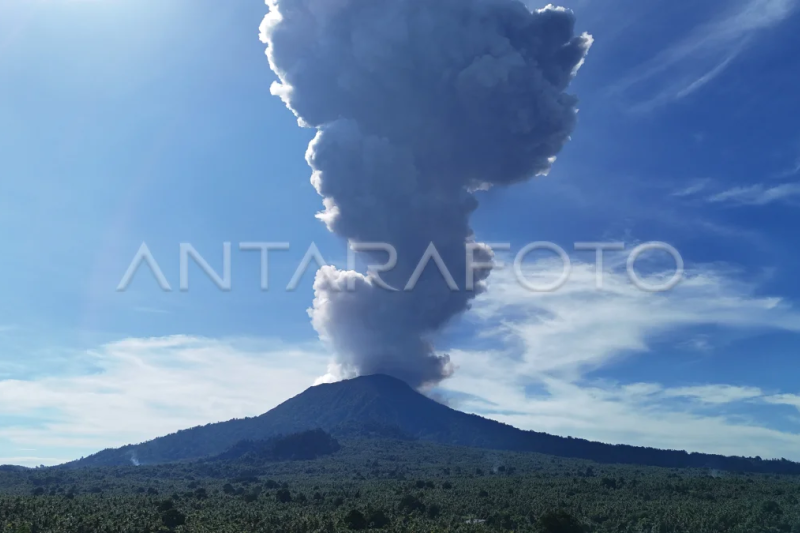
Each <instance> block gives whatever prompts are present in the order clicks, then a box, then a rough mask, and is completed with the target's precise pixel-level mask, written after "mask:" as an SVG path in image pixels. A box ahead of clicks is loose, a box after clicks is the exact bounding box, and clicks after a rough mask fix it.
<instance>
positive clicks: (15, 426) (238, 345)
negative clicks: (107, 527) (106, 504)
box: [0, 336, 328, 464]
mask: <svg viewBox="0 0 800 533" xmlns="http://www.w3.org/2000/svg"><path fill="white" fill-rule="evenodd" d="M82 357H84V358H86V359H89V360H91V362H92V366H93V367H94V368H95V369H96V370H95V371H92V372H90V373H81V374H79V375H69V376H64V375H55V376H49V377H39V378H36V379H30V380H20V379H2V380H0V415H2V416H6V417H13V418H12V419H13V420H15V421H16V422H12V423H8V422H6V423H5V424H4V425H3V427H2V428H0V455H10V454H9V453H8V452H9V451H11V450H8V449H7V450H4V449H3V448H4V446H3V441H5V442H6V443H7V446H8V447H13V449H17V450H18V449H19V448H20V447H23V446H36V447H37V448H39V449H40V450H42V451H44V450H48V451H46V452H45V453H48V455H50V454H53V451H54V450H58V451H59V455H62V454H63V455H67V457H68V458H71V459H74V458H77V457H79V456H80V455H84V454H87V453H91V452H94V451H98V450H100V449H103V448H106V447H110V446H120V445H124V444H128V443H135V442H141V441H143V440H147V439H150V438H154V437H158V436H161V435H164V434H167V433H171V432H174V431H177V430H179V429H185V428H187V427H191V426H195V425H200V424H207V423H209V422H215V421H222V420H228V419H231V418H241V417H245V416H255V415H259V414H261V413H263V412H266V411H267V410H269V409H271V408H272V407H274V406H276V405H277V404H279V403H280V402H282V401H284V400H286V399H287V398H289V397H291V396H293V395H295V394H297V393H299V392H301V391H302V390H303V389H305V388H306V387H308V386H310V385H311V384H312V383H313V382H314V379H315V378H316V377H317V376H319V375H320V374H321V373H322V372H323V371H324V369H325V367H326V364H327V362H328V355H327V354H325V353H324V352H322V351H321V349H320V348H319V346H318V345H316V344H312V345H308V346H304V345H298V346H288V345H283V344H281V343H278V342H271V341H264V340H246V339H239V340H219V339H207V338H202V337H186V336H174V337H160V338H151V339H135V338H134V339H126V340H122V341H119V342H114V343H111V344H107V345H105V346H102V347H100V348H98V349H97V350H93V351H91V352H87V353H84V354H83V355H82ZM4 452H5V453H4ZM70 454H71V455H70ZM37 461H39V459H37ZM42 462H45V461H42ZM36 464H38V462H37V463H36Z"/></svg>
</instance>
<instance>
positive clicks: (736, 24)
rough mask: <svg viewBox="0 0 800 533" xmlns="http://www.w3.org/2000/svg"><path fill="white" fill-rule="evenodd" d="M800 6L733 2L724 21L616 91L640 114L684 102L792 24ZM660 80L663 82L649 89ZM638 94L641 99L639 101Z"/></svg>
mask: <svg viewBox="0 0 800 533" xmlns="http://www.w3.org/2000/svg"><path fill="white" fill-rule="evenodd" d="M795 7H796V0H740V1H736V2H731V7H730V9H729V11H728V12H727V13H726V14H724V15H723V16H722V17H721V18H720V19H719V20H714V21H710V22H707V23H705V24H702V25H700V26H698V27H696V28H695V29H694V30H693V31H691V32H690V33H689V34H688V35H687V36H686V37H684V38H683V39H681V40H679V41H678V42H676V43H675V44H673V45H671V46H669V47H668V48H667V49H665V50H664V51H663V52H661V53H660V54H658V55H656V56H655V57H653V58H652V59H650V60H649V61H647V62H646V63H644V64H642V65H640V66H639V67H638V68H636V71H635V73H633V74H631V75H629V76H627V77H626V78H624V79H622V80H621V81H620V82H618V83H617V84H616V85H614V86H613V87H612V91H613V92H614V93H617V94H621V95H623V96H625V97H627V98H628V99H629V100H630V101H631V107H632V109H633V110H635V111H647V110H651V109H653V108H655V107H658V106H661V105H664V104H667V103H669V102H671V101H675V100H679V99H681V98H685V97H686V96H688V95H690V94H692V93H694V92H696V91H698V90H699V89H701V88H702V87H704V86H705V85H707V84H708V83H710V82H711V81H712V80H714V79H715V78H716V77H718V76H719V75H720V74H722V73H723V72H724V71H725V70H726V69H727V68H728V67H729V66H730V65H731V64H732V63H733V62H734V61H735V60H736V59H737V58H738V57H739V56H740V55H741V54H742V52H744V51H745V50H746V49H747V48H748V47H749V46H750V45H751V44H752V43H753V42H754V41H755V40H756V38H757V37H759V36H760V34H762V33H763V32H764V31H765V30H768V29H769V28H772V27H774V26H776V25H778V24H780V23H781V22H783V21H784V20H785V19H787V18H788V17H789V16H790V15H791V14H792V12H793V11H794V9H795ZM656 78H657V81H658V82H657V83H652V85H650V82H651V81H653V80H654V79H656ZM650 87H657V89H651V88H650ZM633 93H637V94H638V95H640V96H639V97H638V98H634V97H632V96H631V94H633ZM641 95H644V96H641Z"/></svg>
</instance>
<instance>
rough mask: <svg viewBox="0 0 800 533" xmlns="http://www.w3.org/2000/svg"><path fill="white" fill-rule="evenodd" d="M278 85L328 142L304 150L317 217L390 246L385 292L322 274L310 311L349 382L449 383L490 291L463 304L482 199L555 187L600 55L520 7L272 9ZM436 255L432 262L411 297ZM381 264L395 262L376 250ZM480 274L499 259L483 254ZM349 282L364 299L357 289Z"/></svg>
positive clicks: (389, 2) (555, 22)
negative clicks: (480, 195) (446, 344)
mask: <svg viewBox="0 0 800 533" xmlns="http://www.w3.org/2000/svg"><path fill="white" fill-rule="evenodd" d="M267 5H268V6H269V9H270V12H269V14H268V15H267V16H266V18H265V19H264V22H263V23H262V26H261V39H262V41H263V42H265V43H266V44H267V45H268V48H267V55H268V57H269V61H270V66H271V67H272V70H273V71H274V72H275V73H276V74H277V75H278V77H279V78H280V82H279V83H278V82H276V83H275V84H274V85H273V86H272V94H274V95H277V96H279V97H280V98H281V99H282V100H283V101H284V102H285V103H286V105H287V106H288V107H289V109H291V110H292V111H293V112H294V114H295V115H296V116H297V117H298V122H299V124H300V125H301V126H304V127H312V128H316V129H317V135H316V137H315V138H314V140H313V141H312V142H311V144H310V145H309V148H308V152H307V156H306V157H307V160H308V163H309V165H310V166H311V168H312V170H313V175H312V178H311V182H312V184H313V185H314V187H315V188H316V189H317V191H318V192H319V194H320V195H322V196H323V197H324V200H323V204H324V206H325V209H324V211H322V212H321V213H319V214H318V215H317V216H318V217H319V218H320V219H321V220H322V221H324V222H325V224H327V226H328V228H329V229H330V230H331V231H332V232H334V233H336V234H337V235H341V236H342V237H345V238H347V239H348V240H351V241H354V242H385V243H390V244H392V245H393V246H395V248H396V249H397V254H398V262H397V267H396V268H395V269H394V270H393V271H391V272H389V273H384V274H382V276H381V277H382V279H383V280H384V281H385V282H386V283H388V284H389V285H391V286H392V287H396V288H398V289H399V290H398V291H390V290H387V289H384V288H381V287H380V286H379V285H378V284H377V283H376V279H375V278H374V277H373V276H371V275H369V274H368V275H366V276H365V275H361V274H359V273H357V272H352V271H341V270H337V269H335V268H333V267H324V268H323V269H321V270H320V271H319V272H318V273H317V278H316V281H315V284H314V289H315V292H316V297H315V299H314V306H313V308H312V309H311V310H310V314H311V318H312V321H313V325H314V327H315V328H316V330H317V331H318V332H319V334H320V337H321V338H322V339H323V340H325V341H326V342H328V343H330V345H331V346H332V347H333V348H334V350H335V352H336V356H337V362H338V365H339V371H340V373H341V374H342V377H347V376H353V375H359V374H361V375H363V374H374V373H385V374H389V375H393V376H395V377H398V378H400V379H403V380H405V381H406V382H408V383H409V384H410V385H412V386H415V387H418V386H421V385H424V384H428V383H435V382H438V381H440V380H441V379H443V378H445V377H447V376H448V375H449V373H450V372H452V367H451V364H450V361H449V358H448V357H447V356H438V355H437V354H436V353H435V352H434V350H433V347H432V345H431V338H432V336H433V335H434V334H435V333H436V332H437V331H439V330H440V328H442V327H443V326H444V325H445V324H446V323H447V322H448V321H449V320H451V319H452V318H453V317H455V316H457V315H459V314H460V313H462V312H463V311H465V310H466V309H468V308H469V305H470V302H471V300H472V299H473V298H474V297H475V296H476V294H478V293H479V292H481V291H483V290H485V280H486V278H487V277H488V274H489V271H488V270H483V271H477V272H476V274H475V287H474V290H472V291H468V290H465V279H466V277H465V268H466V252H465V244H466V243H468V242H472V241H473V233H472V230H471V229H470V226H469V217H470V214H471V213H472V211H474V210H475V208H476V207H477V206H478V204H477V201H476V199H475V197H474V196H473V195H472V191H474V190H476V189H479V188H485V187H488V186H494V185H509V184H513V183H516V182H520V181H523V180H526V179H529V178H531V177H533V176H535V175H538V174H546V173H547V172H548V170H549V169H550V166H551V164H552V163H553V161H554V160H555V156H556V154H558V152H559V151H560V150H561V148H562V147H563V146H564V143H565V142H566V141H567V140H568V138H569V135H570V133H571V132H572V130H573V128H574V126H575V119H576V107H575V106H576V104H577V99H576V98H575V97H574V96H572V95H569V94H567V93H565V90H566V88H567V86H568V85H569V82H570V81H571V80H572V78H573V76H574V75H575V73H576V72H577V70H578V68H579V67H580V65H581V64H582V62H583V59H584V57H585V56H586V53H587V51H588V49H589V47H590V45H591V42H592V40H591V37H590V36H589V35H581V36H575V34H574V22H575V21H574V17H573V15H572V13H571V12H570V11H567V10H565V9H562V8H557V7H552V6H548V7H546V8H544V9H541V10H537V11H533V12H531V11H530V10H529V9H528V8H526V7H525V6H524V5H523V4H522V3H521V2H519V1H517V0H267ZM431 242H433V243H434V244H435V246H436V248H437V250H438V252H439V254H440V255H441V257H442V259H443V260H444V263H445V264H446V265H447V267H448V269H449V270H450V272H451V273H452V276H453V278H454V280H455V281H456V282H457V283H458V288H459V290H458V291H454V290H452V289H451V287H448V284H447V283H445V281H444V279H443V276H442V275H441V274H440V273H439V271H438V270H437V269H436V268H435V266H434V265H433V264H431V265H429V267H428V268H427V269H426V271H425V274H424V275H423V276H422V277H421V279H420V280H419V283H418V284H417V285H416V288H415V289H414V290H413V291H403V290H402V289H403V287H404V286H405V285H406V283H407V281H408V279H409V277H410V276H411V274H412V272H413V271H414V269H415V267H416V265H417V263H418V262H419V260H420V258H421V257H422V256H423V254H424V252H425V250H426V249H427V248H428V246H429V244H430V243H431ZM373 253H374V258H373V261H372V262H373V263H376V264H382V263H385V262H386V258H387V257H386V254H385V253H384V252H373ZM474 257H475V261H477V262H487V261H490V259H491V253H490V252H489V251H488V250H487V249H483V248H479V249H478V250H477V251H475V252H474ZM348 280H350V283H351V284H353V283H354V284H355V290H354V291H348V290H346V288H347V285H348Z"/></svg>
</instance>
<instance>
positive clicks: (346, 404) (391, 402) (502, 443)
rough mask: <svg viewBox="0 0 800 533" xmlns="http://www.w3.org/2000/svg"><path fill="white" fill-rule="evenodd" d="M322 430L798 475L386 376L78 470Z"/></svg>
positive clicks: (797, 469)
mask: <svg viewBox="0 0 800 533" xmlns="http://www.w3.org/2000/svg"><path fill="white" fill-rule="evenodd" d="M316 428H322V429H324V430H326V431H329V432H331V433H333V434H334V435H335V436H337V437H363V436H371V437H376V436H377V437H391V438H401V439H403V438H405V439H418V440H422V441H430V442H437V443H441V444H451V445H460V446H471V447H479V448H488V449H496V450H511V451H530V452H539V453H545V454H550V455H557V456H561V457H571V458H581V459H590V460H593V461H598V462H602V463H624V464H639V465H650V466H661V467H667V468H709V469H719V470H728V471H734V472H758V473H775V474H800V464H798V463H793V462H790V461H785V460H778V461H765V460H762V459H761V458H759V457H755V458H741V457H723V456H719V455H707V454H699V453H691V454H690V453H687V452H684V451H677V450H656V449H652V448H641V447H635V446H612V445H608V444H602V443H599V442H590V441H587V440H583V439H572V438H563V437H557V436H554V435H548V434H546V433H538V432H534V431H522V430H519V429H517V428H514V427H512V426H509V425H506V424H502V423H500V422H496V421H493V420H488V419H486V418H482V417H479V416H475V415H470V414H466V413H462V412H460V411H456V410H454V409H451V408H449V407H447V406H445V405H442V404H440V403H437V402H435V401H433V400H431V399H430V398H427V397H425V396H423V395H421V394H419V393H417V392H416V391H414V390H413V389H411V388H410V387H409V386H408V385H406V384H405V383H403V382H402V381H399V380H397V379H394V378H391V377H388V376H381V375H375V376H364V377H359V378H356V379H352V380H348V381H342V382H339V383H332V384H326V385H320V386H317V387H312V388H310V389H308V390H306V391H305V392H303V393H302V394H300V395H298V396H296V397H294V398H292V399H290V400H288V401H286V402H284V403H283V404H281V405H279V406H278V407H276V408H275V409H272V410H271V411H269V412H268V413H265V414H263V415H261V416H259V417H256V418H249V419H243V420H231V421H229V422H223V423H219V424H211V425H207V426H203V427H198V428H193V429H189V430H185V431H180V432H178V433H175V434H172V435H168V436H166V437H162V438H159V439H155V440H153V441H150V442H147V443H143V444H139V445H135V446H126V447H124V448H120V449H117V450H105V451H103V452H100V453H98V454H96V455H94V456H92V457H88V458H86V459H82V460H81V461H78V462H77V463H75V466H115V465H124V464H130V463H131V462H133V461H134V460H135V461H136V462H140V463H142V464H158V463H166V462H171V461H181V460H186V459H199V458H202V457H210V456H214V455H218V454H221V453H223V452H225V451H226V450H228V449H230V447H231V446H233V445H234V444H236V443H237V442H240V441H243V440H264V439H268V438H271V437H274V436H276V435H278V434H284V435H286V434H291V433H296V432H299V431H306V430H311V429H316Z"/></svg>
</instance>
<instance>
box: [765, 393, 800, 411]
mask: <svg viewBox="0 0 800 533" xmlns="http://www.w3.org/2000/svg"><path fill="white" fill-rule="evenodd" d="M765 401H766V402H767V403H771V404H774V405H788V406H790V407H795V408H797V410H798V411H800V395H797V394H777V395H775V396H770V397H769V398H765Z"/></svg>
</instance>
